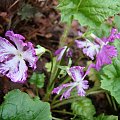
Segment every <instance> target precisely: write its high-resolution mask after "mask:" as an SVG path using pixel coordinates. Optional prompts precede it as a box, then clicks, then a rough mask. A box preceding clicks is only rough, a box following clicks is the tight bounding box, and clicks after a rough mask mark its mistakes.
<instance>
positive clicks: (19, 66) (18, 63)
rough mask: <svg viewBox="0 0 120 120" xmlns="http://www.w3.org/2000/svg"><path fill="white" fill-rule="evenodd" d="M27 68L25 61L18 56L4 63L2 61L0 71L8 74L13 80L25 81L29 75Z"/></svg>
mask: <svg viewBox="0 0 120 120" xmlns="http://www.w3.org/2000/svg"><path fill="white" fill-rule="evenodd" d="M27 70H28V68H27V66H26V64H25V61H24V60H23V59H21V58H19V57H18V56H15V57H13V58H12V59H11V60H9V61H6V62H4V63H0V73H1V74H3V75H6V76H7V77H8V78H10V79H11V81H13V82H21V83H22V82H24V81H25V80H26V77H27Z"/></svg>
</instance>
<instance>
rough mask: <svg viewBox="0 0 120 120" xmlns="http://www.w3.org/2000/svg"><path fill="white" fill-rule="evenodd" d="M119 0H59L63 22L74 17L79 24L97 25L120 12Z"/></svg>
mask: <svg viewBox="0 0 120 120" xmlns="http://www.w3.org/2000/svg"><path fill="white" fill-rule="evenodd" d="M119 3H120V0H114V1H113V0H109V1H108V0H59V6H58V9H59V10H60V11H61V18H62V21H63V22H67V23H70V22H71V20H72V19H76V20H78V21H79V22H80V24H81V25H88V26H92V27H96V26H99V25H100V24H101V23H102V22H103V21H104V20H105V19H107V18H108V17H109V16H112V15H114V14H117V13H119V12H120V4H119Z"/></svg>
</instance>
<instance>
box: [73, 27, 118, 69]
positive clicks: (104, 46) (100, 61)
mask: <svg viewBox="0 0 120 120" xmlns="http://www.w3.org/2000/svg"><path fill="white" fill-rule="evenodd" d="M91 37H92V38H93V39H94V40H95V41H94V42H90V41H89V40H87V39H86V41H78V40H76V41H75V43H76V44H77V47H78V48H82V49H83V53H84V54H86V55H87V56H89V57H90V58H91V59H92V60H93V59H94V57H95V56H96V64H95V66H94V67H95V69H96V70H100V69H101V67H102V66H103V65H106V64H111V63H112V58H113V57H116V56H117V50H116V48H115V47H114V46H113V45H109V43H110V42H114V40H115V39H120V33H118V32H117V29H115V28H113V29H112V30H111V33H110V36H109V37H107V38H102V39H100V38H98V37H97V36H95V35H94V34H91Z"/></svg>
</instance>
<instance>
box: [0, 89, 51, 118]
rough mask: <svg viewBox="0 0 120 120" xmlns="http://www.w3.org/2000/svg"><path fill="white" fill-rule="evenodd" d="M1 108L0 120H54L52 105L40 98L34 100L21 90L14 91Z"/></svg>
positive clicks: (6, 97)
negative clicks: (51, 111)
mask: <svg viewBox="0 0 120 120" xmlns="http://www.w3.org/2000/svg"><path fill="white" fill-rule="evenodd" d="M4 98H5V101H4V102H3V103H2V105H1V106H0V114H1V115H0V120H52V118H51V113H50V105H49V103H47V102H42V101H40V100H39V98H38V97H36V98H34V99H32V98H30V96H29V95H28V94H26V93H24V92H21V91H20V90H12V91H11V92H9V93H8V94H7V95H6V96H5V97H4Z"/></svg>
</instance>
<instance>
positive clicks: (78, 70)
mask: <svg viewBox="0 0 120 120" xmlns="http://www.w3.org/2000/svg"><path fill="white" fill-rule="evenodd" d="M90 68H91V66H90V67H89V68H88V70H87V71H86V73H85V74H84V72H83V69H84V67H81V66H74V67H71V68H69V69H68V70H67V72H68V74H69V76H70V77H71V78H72V79H73V82H70V83H66V84H63V85H61V86H59V87H57V88H54V89H53V91H52V93H56V94H59V93H60V92H61V91H62V90H63V89H64V88H68V89H67V90H65V91H64V92H63V94H62V96H61V98H60V100H62V99H63V97H64V98H65V99H67V98H69V97H70V92H71V91H72V89H73V88H75V87H76V89H77V93H78V95H79V96H85V93H86V92H85V89H88V87H89V85H88V81H87V80H84V78H85V77H86V75H87V74H88V73H89V70H90Z"/></svg>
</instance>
